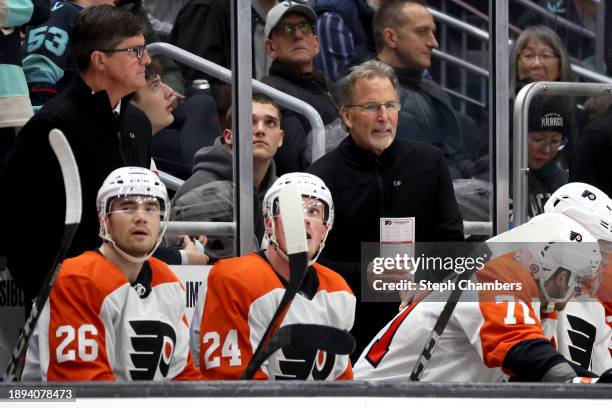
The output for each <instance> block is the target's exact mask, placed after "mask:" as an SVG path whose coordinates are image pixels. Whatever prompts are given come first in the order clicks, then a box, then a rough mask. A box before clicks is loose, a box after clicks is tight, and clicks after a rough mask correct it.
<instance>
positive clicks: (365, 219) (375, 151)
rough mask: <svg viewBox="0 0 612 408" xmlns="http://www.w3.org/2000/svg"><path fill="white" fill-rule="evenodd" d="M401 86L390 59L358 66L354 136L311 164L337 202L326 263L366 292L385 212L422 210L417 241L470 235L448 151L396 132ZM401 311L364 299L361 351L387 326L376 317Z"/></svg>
mask: <svg viewBox="0 0 612 408" xmlns="http://www.w3.org/2000/svg"><path fill="white" fill-rule="evenodd" d="M399 93H400V89H399V84H398V81H397V77H396V76H395V72H394V71H393V69H392V68H391V67H389V66H388V65H386V64H384V63H382V62H380V61H376V60H370V61H366V62H364V63H362V64H361V65H358V66H356V67H354V68H352V69H351V71H350V73H349V74H348V75H347V76H346V77H345V78H344V79H343V81H342V88H341V101H340V102H341V110H340V113H341V115H342V119H343V121H344V124H345V125H346V127H347V128H348V131H349V134H350V137H347V138H346V139H344V140H343V141H342V142H341V143H340V145H339V146H338V148H337V149H335V150H333V151H332V152H331V153H328V154H326V155H325V156H323V157H322V158H321V159H319V160H318V161H316V162H315V163H313V164H312V166H311V167H310V168H309V169H308V171H309V172H311V173H313V174H315V175H317V176H319V177H321V178H322V179H323V181H325V184H326V185H327V186H328V187H329V189H330V191H331V193H332V195H333V197H334V202H335V204H336V223H335V228H334V231H333V232H332V233H331V234H330V235H329V239H328V240H327V244H326V245H325V249H324V251H323V254H322V255H321V262H322V263H324V264H327V265H330V267H331V268H332V269H334V270H336V271H338V272H339V273H340V274H341V275H342V276H343V277H344V278H345V279H346V280H347V282H348V283H349V285H350V287H351V288H352V290H353V291H354V292H356V294H357V297H358V299H359V298H360V294H359V293H360V292H361V291H360V289H361V287H362V286H361V281H360V276H361V270H360V265H359V262H360V261H361V244H362V243H365V242H375V243H378V242H380V238H381V237H380V228H381V225H380V223H381V217H414V219H415V225H416V229H415V240H416V242H449V241H463V223H462V220H461V215H460V214H459V208H458V206H457V202H456V200H455V195H454V192H453V185H452V182H451V178H450V174H449V171H448V166H447V164H446V160H445V159H444V156H443V155H442V153H441V152H440V150H439V149H437V148H434V147H432V146H429V145H427V144H423V143H416V142H412V141H409V140H406V139H401V138H398V137H396V135H397V132H396V130H397V122H398V113H399V108H400V106H399V101H398V98H399ZM361 293H362V292H361ZM396 312H397V304H392V303H363V302H358V303H357V313H356V316H357V321H356V324H355V329H354V331H353V333H354V335H355V337H356V339H357V343H358V347H357V350H356V353H359V352H360V351H361V350H360V348H361V347H363V346H365V344H367V342H368V341H370V339H371V338H372V337H373V336H374V334H375V333H376V331H377V330H378V329H379V328H377V327H376V326H375V325H372V322H373V321H380V320H381V319H382V317H383V316H384V317H387V318H391V316H392V315H393V314H395V313H396ZM383 320H384V319H383ZM358 355H359V354H354V356H358Z"/></svg>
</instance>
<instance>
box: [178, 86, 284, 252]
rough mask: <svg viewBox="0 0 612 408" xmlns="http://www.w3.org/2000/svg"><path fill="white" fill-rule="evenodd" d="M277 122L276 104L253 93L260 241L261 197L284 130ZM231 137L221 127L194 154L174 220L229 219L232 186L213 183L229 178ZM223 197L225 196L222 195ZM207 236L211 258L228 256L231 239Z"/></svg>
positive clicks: (258, 233) (259, 236) (260, 234)
mask: <svg viewBox="0 0 612 408" xmlns="http://www.w3.org/2000/svg"><path fill="white" fill-rule="evenodd" d="M227 123H231V109H230V110H229V111H228V114H227ZM280 123H281V114H280V110H279V108H278V106H277V105H276V104H275V103H274V102H273V101H272V100H271V99H270V98H269V97H267V96H265V95H263V94H258V93H255V94H253V192H254V197H253V203H254V205H253V208H254V216H255V235H256V237H257V240H258V241H261V239H262V238H263V234H264V225H263V217H262V216H261V204H262V200H263V197H264V195H265V194H266V191H268V189H269V188H270V186H271V185H272V183H274V181H275V180H276V166H275V164H274V160H273V157H274V155H275V154H276V151H277V150H278V148H279V147H280V146H282V144H283V138H284V132H283V130H282V129H281V127H280ZM232 140H233V134H232V131H231V130H230V129H225V130H224V131H223V136H221V137H219V138H218V139H217V141H216V142H215V144H214V145H213V146H210V147H204V148H202V149H201V150H200V151H199V152H198V153H197V154H196V156H195V159H194V167H193V175H192V176H191V177H190V178H189V180H187V181H186V182H185V183H184V184H183V185H182V186H181V188H180V189H179V191H178V192H177V193H176V195H175V197H174V205H173V207H174V210H173V216H172V218H173V219H174V220H178V221H232V219H233V200H232V190H233V188H232V187H231V184H229V183H221V184H220V183H215V182H217V181H227V182H231V181H232V180H233V171H232V145H233V143H232ZM211 183H214V184H211ZM213 188H216V189H217V190H213ZM212 191H217V192H215V193H212ZM225 196H227V197H228V198H224V197H225ZM208 239H209V240H208V247H207V253H209V254H210V255H212V256H213V257H214V258H219V257H227V256H232V253H233V251H232V249H233V247H232V246H231V240H229V241H228V240H227V239H218V240H216V241H215V239H214V237H210V236H209V237H208ZM213 251H214V252H213Z"/></svg>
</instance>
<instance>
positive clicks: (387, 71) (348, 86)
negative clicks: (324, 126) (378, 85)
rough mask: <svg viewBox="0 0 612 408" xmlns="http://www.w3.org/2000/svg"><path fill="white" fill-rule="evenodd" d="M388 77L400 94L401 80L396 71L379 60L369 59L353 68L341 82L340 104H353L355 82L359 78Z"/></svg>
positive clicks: (396, 91)
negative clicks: (398, 79) (399, 80)
mask: <svg viewBox="0 0 612 408" xmlns="http://www.w3.org/2000/svg"><path fill="white" fill-rule="evenodd" d="M373 78H387V79H388V80H389V81H391V84H392V85H393V90H394V91H395V94H396V96H397V95H398V89H399V82H398V81H397V76H396V75H395V71H393V68H391V67H390V66H389V65H387V64H385V63H384V62H381V61H378V60H368V61H365V62H362V63H361V64H359V65H357V66H354V67H353V68H351V70H350V71H349V73H348V74H347V75H346V76H345V77H344V78H342V81H341V82H340V106H348V105H352V104H353V101H354V98H355V84H356V83H357V80H359V79H373Z"/></svg>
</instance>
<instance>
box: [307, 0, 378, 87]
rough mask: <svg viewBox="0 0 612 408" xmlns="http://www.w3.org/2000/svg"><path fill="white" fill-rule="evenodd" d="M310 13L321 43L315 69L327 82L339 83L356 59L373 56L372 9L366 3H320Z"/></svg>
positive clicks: (360, 0) (353, 0)
mask: <svg viewBox="0 0 612 408" xmlns="http://www.w3.org/2000/svg"><path fill="white" fill-rule="evenodd" d="M313 9H314V10H315V11H316V12H317V14H318V15H319V19H318V21H317V36H318V37H319V41H320V42H321V52H320V53H319V55H317V57H316V59H315V65H316V66H317V68H319V69H321V70H322V71H324V72H325V74H326V75H327V77H328V78H329V80H330V81H333V82H336V81H337V80H339V79H340V78H341V77H342V75H343V74H344V71H345V69H346V68H347V66H348V64H349V63H350V62H351V61H353V58H355V56H360V55H373V54H375V50H376V48H375V46H374V36H373V35H372V19H373V17H374V9H373V8H372V7H370V5H369V4H368V1H367V0H319V1H317V4H316V5H315V6H314V7H313ZM368 59H369V58H368Z"/></svg>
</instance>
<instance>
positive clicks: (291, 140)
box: [261, 1, 339, 175]
mask: <svg viewBox="0 0 612 408" xmlns="http://www.w3.org/2000/svg"><path fill="white" fill-rule="evenodd" d="M316 18H317V15H316V14H315V12H314V11H313V9H312V8H310V7H309V6H307V5H305V4H301V3H297V2H294V1H283V2H280V3H278V4H277V5H276V6H274V7H273V8H272V9H271V10H270V11H269V12H268V17H267V19H266V26H265V30H264V31H265V36H266V40H265V47H266V51H267V53H268V55H269V56H270V57H271V58H272V60H273V62H272V65H271V66H270V71H269V75H268V76H266V77H264V78H262V80H261V81H262V82H264V83H265V84H268V85H270V86H272V87H273V88H276V89H278V90H279V91H282V92H285V93H287V94H289V95H291V96H294V97H296V98H298V99H301V100H303V101H304V102H306V103H308V104H309V105H311V106H312V107H313V108H315V109H316V110H317V112H319V114H320V115H321V119H322V120H323V124H325V125H328V124H329V123H331V122H333V121H334V120H336V119H338V118H339V114H338V106H337V104H336V101H335V99H334V96H333V95H332V91H331V89H330V86H329V83H328V81H327V78H326V77H325V74H324V73H323V72H322V71H319V70H318V69H316V68H315V67H314V59H315V57H316V56H317V54H319V38H318V37H317V36H316V35H315V30H314V28H315V23H316ZM281 113H282V116H283V122H282V126H281V127H282V128H283V129H285V143H284V145H283V147H281V148H280V149H279V151H278V154H277V156H280V157H275V158H274V161H275V163H276V164H277V168H278V172H279V175H280V174H283V173H285V172H287V171H301V170H304V169H305V167H307V166H308V165H309V164H310V154H309V153H308V152H307V151H306V146H307V142H306V136H305V135H303V134H302V135H300V134H299V133H301V132H298V133H296V132H293V131H292V129H295V128H296V125H297V126H299V127H300V131H303V132H304V133H306V134H307V133H308V132H309V131H310V130H311V127H310V122H308V120H307V119H306V117H304V116H303V115H301V114H298V113H296V112H293V111H289V110H287V109H284V110H283V111H282V112H281ZM296 157H297V159H296ZM295 166H297V167H295Z"/></svg>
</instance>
